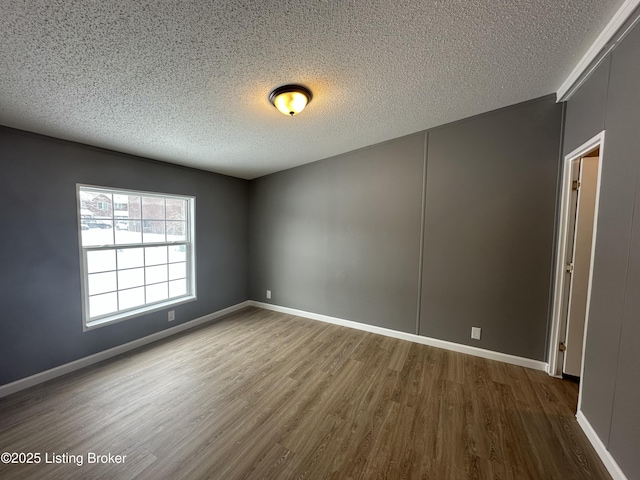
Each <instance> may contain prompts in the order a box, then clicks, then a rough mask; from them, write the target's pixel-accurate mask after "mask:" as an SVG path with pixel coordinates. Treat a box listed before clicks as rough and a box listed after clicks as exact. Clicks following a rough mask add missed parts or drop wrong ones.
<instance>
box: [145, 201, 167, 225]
mask: <svg viewBox="0 0 640 480" xmlns="http://www.w3.org/2000/svg"><path fill="white" fill-rule="evenodd" d="M142 218H143V219H145V220H164V198H161V197H142Z"/></svg>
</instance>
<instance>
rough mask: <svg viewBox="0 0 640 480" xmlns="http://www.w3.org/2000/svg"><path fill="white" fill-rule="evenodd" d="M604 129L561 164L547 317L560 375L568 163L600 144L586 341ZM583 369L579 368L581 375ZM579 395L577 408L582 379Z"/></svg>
mask: <svg viewBox="0 0 640 480" xmlns="http://www.w3.org/2000/svg"><path fill="white" fill-rule="evenodd" d="M604 136H605V135H604V130H603V131H602V132H600V133H599V134H597V135H596V136H594V137H593V138H591V139H590V140H589V141H587V142H586V143H584V144H583V145H581V146H580V147H578V148H576V149H575V150H574V151H573V152H571V153H569V154H568V155H565V157H564V160H563V167H562V171H563V174H562V186H561V189H562V190H561V192H562V193H561V199H560V221H559V230H558V238H557V244H556V252H557V256H556V265H555V274H554V282H553V283H554V291H553V313H552V317H551V335H550V337H549V371H548V372H547V373H548V374H549V375H551V376H553V377H558V376H561V375H562V371H561V368H562V367H561V365H559V362H558V345H559V343H560V341H561V340H560V339H561V338H562V332H560V327H561V325H562V321H561V319H562V303H563V302H562V301H563V291H564V278H565V274H564V273H565V268H564V266H565V264H566V262H567V248H566V245H567V240H568V235H569V232H568V227H569V225H568V224H569V214H570V208H571V163H572V162H573V161H574V160H576V159H578V158H580V157H582V156H584V155H586V154H587V153H589V152H590V151H592V150H593V149H595V148H598V147H599V148H600V160H599V161H598V182H597V185H596V202H595V203H596V204H595V209H594V218H595V221H594V222H593V237H592V238H593V241H592V244H591V268H590V271H589V283H588V286H587V310H586V317H585V325H584V328H585V330H584V331H585V335H584V339H585V341H586V338H587V335H586V332H587V326H588V321H589V305H590V304H591V284H592V280H593V259H594V256H595V250H596V235H597V231H598V209H599V206H600V185H601V181H602V163H603V160H604V155H603V154H604ZM584 355H585V345H584V344H583V348H582V365H583V366H584ZM583 373H584V372H581V373H580V375H581V376H582V375H583ZM580 389H581V392H580V396H579V397H578V408H580V401H581V399H582V382H580Z"/></svg>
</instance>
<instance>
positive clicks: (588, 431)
mask: <svg viewBox="0 0 640 480" xmlns="http://www.w3.org/2000/svg"><path fill="white" fill-rule="evenodd" d="M576 420H578V425H580V427H581V428H582V431H583V432H584V434H585V435H586V436H587V439H588V440H589V442H591V445H592V446H593V448H594V449H595V451H596V453H597V454H598V456H599V457H600V460H602V463H604V466H605V467H606V468H607V470H608V471H609V474H610V475H611V477H612V478H613V480H628V479H627V477H626V475H625V474H624V473H623V471H622V469H621V468H620V467H619V466H618V463H617V462H616V461H615V460H614V458H613V457H612V456H611V453H609V450H607V447H605V445H604V443H602V440H600V437H598V434H597V433H596V431H595V430H594V429H593V427H592V426H591V424H590V423H589V420H587V417H585V415H584V413H582V410H578V413H577V414H576Z"/></svg>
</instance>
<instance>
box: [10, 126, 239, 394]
mask: <svg viewBox="0 0 640 480" xmlns="http://www.w3.org/2000/svg"><path fill="white" fill-rule="evenodd" d="M0 168H1V169H2V176H0V192H1V196H2V202H0V225H1V227H0V232H1V233H0V266H1V270H0V307H1V308H0V312H1V313H0V385H2V384H6V383H10V382H12V381H14V380H17V379H20V378H22V377H26V376H29V375H33V374H35V373H38V372H41V371H43V370H47V369H50V368H53V367H56V366H58V365H61V364H64V363H67V362H71V361H73V360H76V359H79V358H82V357H85V356H87V355H91V354H94V353H97V352H100V351H102V350H105V349H108V348H111V347H114V346H117V345H120V344H123V343H126V342H130V341H132V340H135V339H137V338H140V337H144V336H146V335H149V334H152V333H155V332H158V331H160V330H163V329H166V328H168V327H172V326H174V325H177V324H179V323H182V322H185V321H188V320H192V319H194V318H197V317H200V316H203V315H206V314H209V313H212V312H215V311H217V310H220V309H223V308H225V307H228V306H231V305H234V304H237V303H239V302H242V301H245V300H247V298H248V279H247V273H248V269H247V249H248V243H247V215H248V182H247V181H245V180H240V179H235V178H231V177H225V176H222V175H216V174H211V173H206V172H202V171H198V170H192V169H187V168H182V167H178V166H172V165H169V164H162V163H159V162H153V161H149V160H144V159H139V158H136V157H132V156H127V155H123V154H118V153H115V152H110V151H106V150H100V149H95V148H91V147H87V146H83V145H79V144H74V143H71V142H64V141H61V140H55V139H51V138H48V137H43V136H39V135H35V134H29V133H26V132H21V131H19V130H13V129H9V128H5V127H0ZM76 183H86V184H94V185H104V186H110V187H121V188H131V189H139V190H149V191H158V192H166V193H176V194H185V195H195V196H196V248H197V252H196V255H197V257H196V260H197V289H198V300H197V301H195V302H191V303H187V304H185V305H180V306H177V307H175V311H176V320H175V321H174V322H172V323H168V322H167V312H166V311H164V310H163V311H159V312H155V313H151V314H148V315H145V316H142V317H138V318H134V319H132V320H129V321H126V322H121V323H117V324H114V325H109V326H106V327H103V328H98V329H95V330H91V331H88V332H84V333H83V331H82V313H81V312H82V311H81V295H80V265H79V253H78V225H77V217H76V211H77V210H76V209H77V206H76ZM172 309H173V307H172ZM167 310H168V309H167Z"/></svg>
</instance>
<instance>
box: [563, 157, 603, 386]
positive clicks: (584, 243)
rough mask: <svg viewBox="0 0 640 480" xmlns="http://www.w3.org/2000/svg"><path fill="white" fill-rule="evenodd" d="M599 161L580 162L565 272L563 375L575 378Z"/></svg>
mask: <svg viewBox="0 0 640 480" xmlns="http://www.w3.org/2000/svg"><path fill="white" fill-rule="evenodd" d="M598 162H599V157H583V158H581V159H580V174H579V188H578V199H577V209H576V216H575V227H574V237H573V256H572V260H571V264H570V265H569V266H568V270H570V271H571V283H570V287H569V299H568V311H567V331H566V337H565V345H566V351H565V352H564V366H563V369H562V371H563V373H565V374H567V375H571V376H574V377H579V376H580V373H581V369H582V348H583V344H584V333H585V332H584V330H585V319H586V314H587V308H588V306H587V293H588V287H589V277H590V273H591V247H592V245H593V225H594V222H595V207H596V189H597V184H598Z"/></svg>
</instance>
